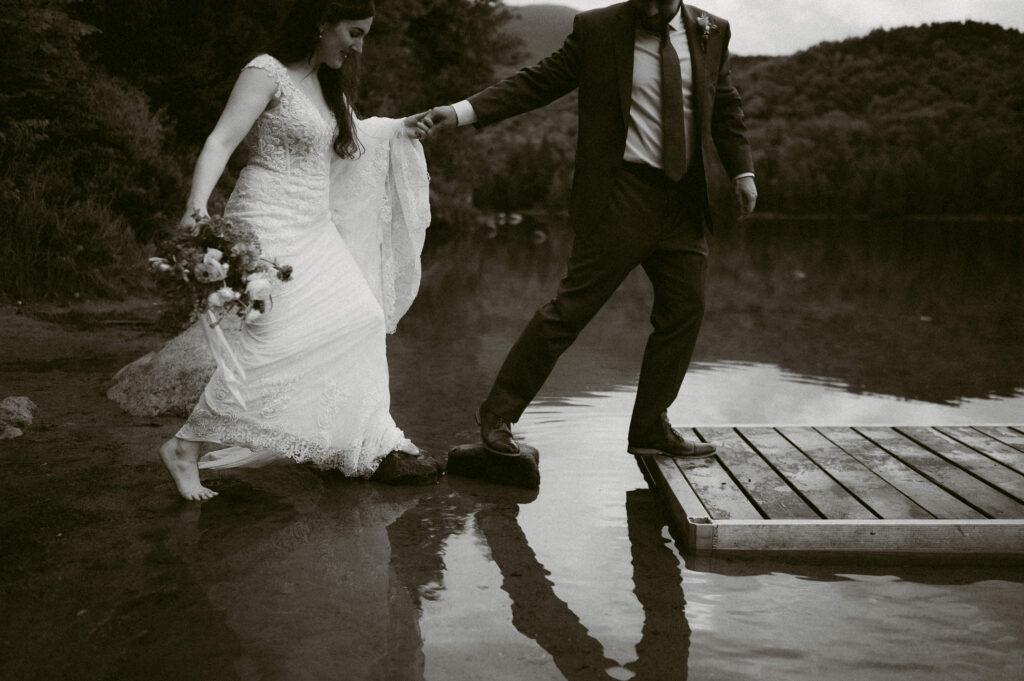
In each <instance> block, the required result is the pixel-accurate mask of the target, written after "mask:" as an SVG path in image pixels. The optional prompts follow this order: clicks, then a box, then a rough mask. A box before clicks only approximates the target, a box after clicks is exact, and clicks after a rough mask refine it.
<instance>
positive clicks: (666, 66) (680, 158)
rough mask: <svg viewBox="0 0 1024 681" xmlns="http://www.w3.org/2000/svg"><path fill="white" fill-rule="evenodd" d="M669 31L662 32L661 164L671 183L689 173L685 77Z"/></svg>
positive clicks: (665, 29) (667, 29) (665, 28)
mask: <svg viewBox="0 0 1024 681" xmlns="http://www.w3.org/2000/svg"><path fill="white" fill-rule="evenodd" d="M669 31H670V28H669V26H668V25H667V24H666V25H665V27H664V28H663V29H662V32H661V164H662V168H663V170H664V171H665V175H666V176H668V178H669V179H670V180H672V181H679V179H680V178H682V176H683V175H684V174H685V173H686V133H685V128H684V124H683V75H682V72H681V71H680V69H679V55H678V54H677V53H676V50H675V48H674V47H672V41H671V40H670V39H669Z"/></svg>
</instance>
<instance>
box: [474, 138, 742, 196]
mask: <svg viewBox="0 0 1024 681" xmlns="http://www.w3.org/2000/svg"><path fill="white" fill-rule="evenodd" d="M460 125H461V124H460ZM753 176H754V173H740V174H739V175H737V176H736V177H734V178H732V181H733V182H735V181H736V180H738V179H740V178H741V177H753Z"/></svg>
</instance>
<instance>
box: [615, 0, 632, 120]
mask: <svg viewBox="0 0 1024 681" xmlns="http://www.w3.org/2000/svg"><path fill="white" fill-rule="evenodd" d="M634 12H635V10H634V8H633V3H631V2H627V3H625V4H624V5H623V6H622V8H621V9H620V10H619V11H618V13H616V15H615V18H616V19H617V20H618V23H617V24H616V25H615V27H614V30H615V34H614V36H613V41H614V49H615V70H616V75H617V76H618V84H619V106H620V107H621V109H622V121H623V123H624V124H625V125H626V127H627V128H628V127H629V107H630V105H631V103H632V101H633V45H634V42H635V40H636V38H635V31H636V28H635V26H636V23H635V18H634Z"/></svg>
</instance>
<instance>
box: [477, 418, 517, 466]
mask: <svg viewBox="0 0 1024 681" xmlns="http://www.w3.org/2000/svg"><path fill="white" fill-rule="evenodd" d="M476 422H477V423H478V424H479V425H480V439H481V440H483V443H484V447H487V449H488V450H489V451H491V452H494V453H495V454H504V455H515V454H518V453H519V443H518V442H516V439H515V437H513V435H512V424H511V423H510V422H509V421H506V420H505V419H503V418H502V417H500V416H498V415H497V414H495V413H494V412H492V411H488V410H487V409H484V408H483V407H480V408H479V409H477V410H476Z"/></svg>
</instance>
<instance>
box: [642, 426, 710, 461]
mask: <svg viewBox="0 0 1024 681" xmlns="http://www.w3.org/2000/svg"><path fill="white" fill-rule="evenodd" d="M626 451H628V452H629V453H630V454H637V455H652V454H658V455H661V456H674V457H677V458H681V459H689V458H700V457H704V456H711V455H712V454H714V453H715V446H714V445H712V444H709V443H707V442H695V441H692V440H687V439H686V438H684V437H683V436H682V435H680V434H679V431H677V430H676V429H674V428H668V429H667V430H666V433H665V434H664V435H662V436H661V437H658V438H656V439H653V440H649V441H643V442H630V443H629V446H628V447H627V448H626Z"/></svg>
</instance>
